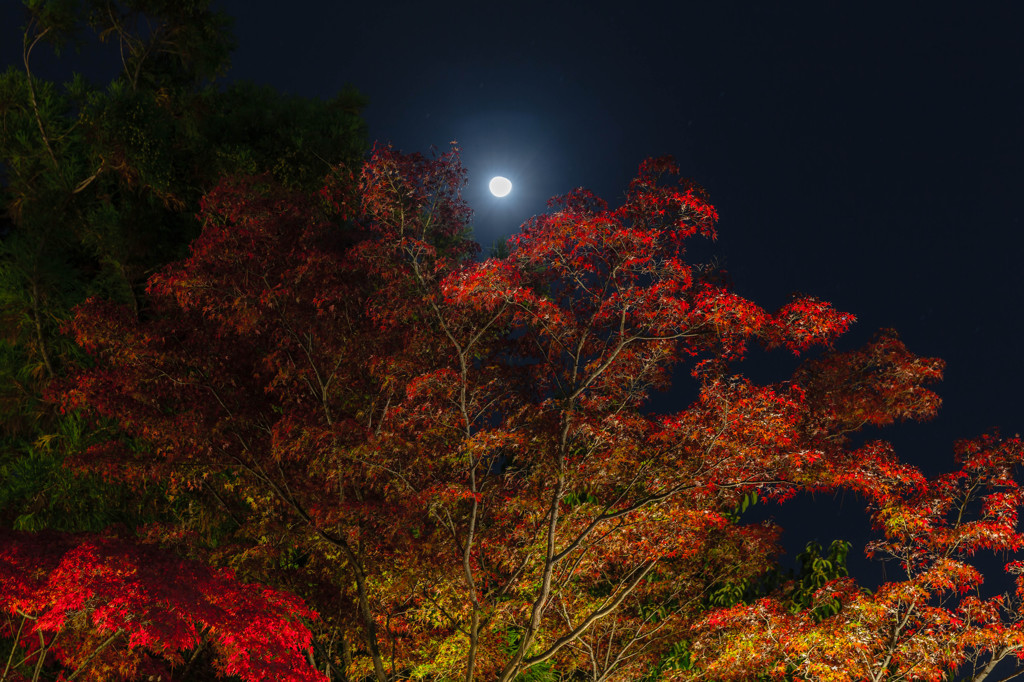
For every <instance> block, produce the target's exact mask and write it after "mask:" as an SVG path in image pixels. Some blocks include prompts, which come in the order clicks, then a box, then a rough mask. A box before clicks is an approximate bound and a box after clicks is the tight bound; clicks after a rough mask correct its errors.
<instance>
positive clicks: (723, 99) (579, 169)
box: [0, 0, 1024, 573]
mask: <svg viewBox="0 0 1024 682" xmlns="http://www.w3.org/2000/svg"><path fill="white" fill-rule="evenodd" d="M2 4H3V5H4V9H3V10H2V11H0V33H2V38H0V44H2V49H3V53H2V55H0V56H2V58H3V59H4V62H5V64H10V63H14V64H17V63H18V62H20V33H19V32H18V28H17V27H18V26H19V25H20V24H21V23H22V21H21V19H20V16H19V13H18V12H17V11H14V12H12V10H19V8H18V7H16V6H15V5H16V4H17V3H15V2H14V0H2ZM565 4H566V5H568V4H569V3H565ZM574 4H575V3H574ZM218 5H219V6H220V7H222V8H223V9H224V10H226V11H227V12H228V13H229V14H231V15H232V16H234V17H235V35H236V37H237V40H238V49H237V50H236V52H235V54H234V57H233V67H232V70H231V76H230V78H231V79H241V80H248V81H253V82H256V83H260V84H267V85H270V86H273V87H274V88H276V89H278V90H282V91H286V92H289V93H293V94H296V95H302V96H308V97H325V98H326V97H330V96H331V95H333V94H334V93H336V92H338V91H339V90H340V89H341V88H343V87H344V86H345V85H346V84H351V85H353V86H355V87H356V88H357V89H358V90H360V91H361V92H362V93H364V94H365V95H366V96H367V97H368V98H369V102H370V104H369V106H368V107H367V109H366V110H365V117H366V120H367V122H368V125H369V130H370V137H371V140H379V141H382V142H390V143H393V144H394V145H395V146H396V147H398V148H400V149H402V150H404V151H423V152H427V151H429V149H430V148H431V146H436V147H438V148H439V149H441V150H444V149H445V148H446V147H447V145H448V143H449V142H450V141H452V140H457V141H458V143H459V146H460V147H461V148H462V150H463V153H462V158H463V161H464V163H465V165H466V166H467V168H468V171H469V186H468V188H467V195H466V196H467V198H468V200H469V202H470V204H471V205H472V207H473V209H474V211H475V218H474V228H475V234H476V238H477V240H478V241H480V242H481V243H482V244H483V245H484V246H485V248H486V247H487V246H488V245H489V244H491V243H492V242H493V241H494V240H496V239H503V238H505V237H506V236H508V235H509V234H511V233H512V232H513V231H515V230H516V229H517V227H518V225H519V224H520V223H522V222H523V221H524V220H525V219H526V218H528V217H530V216H531V215H533V214H536V213H539V212H542V211H543V210H544V206H545V201H546V199H547V198H549V197H550V196H552V195H555V194H560V193H563V192H566V191H568V190H570V189H573V188H575V187H579V186H584V187H587V188H589V189H592V190H594V191H595V192H597V193H598V194H600V195H602V196H603V197H604V198H606V199H608V200H609V201H610V202H611V203H613V204H614V203H616V202H617V200H618V199H620V198H621V196H622V194H623V191H624V189H625V186H626V183H627V182H628V180H629V179H630V178H631V177H632V176H633V174H634V173H635V171H636V168H637V165H638V164H639V162H640V161H641V160H643V159H644V158H646V157H648V156H655V155H663V154H672V155H674V156H675V157H676V159H677V161H678V163H679V165H680V166H681V168H682V171H683V174H684V175H686V176H688V177H691V178H693V179H694V180H695V181H697V182H698V183H699V184H702V185H703V186H705V187H706V188H707V189H708V190H709V193H710V196H711V200H712V202H713V203H714V204H715V205H716V207H717V208H718V210H719V213H720V214H721V222H720V224H719V233H720V236H719V239H718V241H717V242H715V243H713V244H710V245H704V246H700V247H699V248H698V249H696V250H695V254H699V255H700V257H702V258H707V257H709V256H714V257H716V258H717V259H718V260H719V262H721V263H722V264H723V265H724V267H725V268H726V269H727V270H728V271H729V272H730V274H731V276H732V278H733V279H734V281H735V284H736V288H737V290H738V291H739V293H740V294H742V295H744V296H747V297H748V298H752V299H753V300H754V301H756V302H758V303H759V304H761V305H763V306H765V307H767V308H769V309H774V308H776V307H778V306H779V305H781V304H783V303H784V302H786V300H787V299H788V296H789V294H790V293H792V292H802V293H806V294H811V295H815V296H818V297H821V298H824V299H826V300H829V301H831V302H833V304H834V305H835V306H836V307H837V308H839V309H840V310H844V311H849V312H852V313H854V314H856V315H857V317H858V323H857V325H856V326H855V328H854V330H853V331H851V332H850V333H849V334H847V335H846V336H845V337H843V338H842V339H841V340H840V342H839V344H838V345H839V347H840V348H854V347H857V346H859V345H861V344H863V343H864V342H866V341H867V340H868V339H869V338H870V337H871V336H872V335H873V333H874V332H875V331H876V330H877V329H879V328H881V327H893V328H895V329H897V330H898V331H899V332H900V333H901V335H902V337H903V339H904V341H905V342H906V343H907V345H908V347H909V348H910V349H911V350H912V351H914V352H916V353H919V354H922V355H929V356H932V355H934V356H939V357H942V358H943V359H945V360H946V361H947V363H948V365H947V372H946V380H945V381H944V382H943V383H942V384H941V385H940V386H938V387H937V388H938V391H939V392H940V394H941V395H942V396H943V398H944V400H945V404H944V406H943V408H942V410H941V411H940V413H939V416H938V418H937V419H936V420H934V421H933V422H929V423H925V424H916V423H914V424H908V425H903V426H900V427H897V428H890V429H886V430H884V431H883V432H881V433H880V434H877V435H881V436H884V437H887V438H889V439H890V440H892V441H893V442H894V443H895V444H896V446H897V451H898V453H899V454H900V455H901V456H902V457H903V458H904V459H906V460H908V461H910V462H913V463H915V464H917V465H919V466H921V467H923V468H924V470H925V471H926V473H929V474H935V473H938V472H940V471H943V470H946V469H948V468H951V466H952V454H951V447H952V444H953V441H954V440H955V439H956V438H960V437H973V436H977V435H980V434H981V433H983V432H986V431H989V430H991V429H993V428H999V429H1001V430H1002V431H1003V432H1004V433H1006V434H1011V435H1012V434H1013V433H1015V432H1018V431H1022V430H1024V399H1022V398H1021V395H1020V392H1021V387H1024V356H1022V354H1021V350H1022V348H1021V346H1022V343H1021V337H1022V335H1024V322H1022V320H1021V315H1022V312H1024V311H1022V308H1024V286H1022V278H1021V272H1022V269H1024V263H1022V261H1021V258H1022V246H1024V239H1022V237H1021V230H1022V229H1024V224H1022V221H1021V210H1022V209H1021V205H1020V202H1021V198H1022V196H1024V192H1022V190H1024V40H1022V39H1021V37H1020V36H1021V35H1022V29H1024V3H1017V2H1003V3H986V4H985V6H981V5H980V4H974V3H966V2H964V3H958V5H956V6H955V5H954V4H953V3H943V2H931V3H913V5H914V7H913V8H911V7H910V5H911V3H878V4H875V5H872V4H870V3H863V2H857V3H852V2H851V3H839V2H824V1H818V2H806V3H802V2H799V3H798V2H786V3H768V2H755V1H748V2H717V1H715V2H701V3H694V2H672V3H668V2H665V3H644V2H615V3H610V2H588V3H579V7H580V8H578V9H568V8H566V7H550V6H546V5H544V4H539V3H538V4H531V3H505V5H504V7H502V8H498V7H496V6H493V5H492V3H486V2H472V3H470V2H435V3H425V2H410V3H397V2H386V1H375V2H366V3H360V4H356V3H350V2H333V1H331V2H327V1H324V2H298V3H291V4H282V3H280V2H278V1H276V0H275V1H274V2H269V1H256V0H221V1H220V2H219V3H218ZM82 59H83V60H84V59H85V57H82ZM495 174H501V175H505V176H508V177H509V178H511V180H512V182H513V184H514V188H513V192H512V194H511V195H509V196H508V197H505V198H504V199H496V198H494V197H492V196H490V195H489V194H488V193H487V190H486V186H487V181H488V180H489V179H490V178H491V176H492V175H495ZM794 363H795V361H794V360H793V359H792V358H791V357H786V356H784V355H781V354H779V353H774V354H772V356H771V357H770V358H761V357H755V358H754V359H753V362H752V363H750V368H749V373H750V374H751V375H752V376H754V377H755V378H757V379H759V380H765V381H767V380H781V379H784V378H785V377H786V376H787V375H788V372H789V371H790V369H791V368H792V366H793V365H794ZM737 369H743V368H742V367H738V368H737ZM680 400H682V398H680V399H679V400H677V401H676V403H677V404H676V405H675V407H681V406H682V405H681V404H678V403H679V402H680ZM659 405H663V406H665V407H672V406H673V403H672V396H669V397H668V398H665V399H662V400H661V401H660V402H659ZM872 435H876V434H872ZM844 503H845V506H844ZM858 506H859V503H857V502H856V501H855V500H850V499H847V500H845V501H844V500H834V501H833V500H831V499H820V498H819V499H818V500H816V502H815V506H814V507H813V509H815V510H816V511H815V512H814V514H813V517H814V518H813V520H811V521H807V523H806V524H805V525H803V526H799V527H796V528H792V526H794V524H793V523H792V522H791V519H792V517H793V515H794V514H798V515H802V514H803V512H806V511H809V510H810V509H812V507H810V506H809V505H808V503H807V502H797V503H794V504H793V506H791V507H790V508H789V511H787V512H785V517H786V519H785V520H783V518H782V517H781V516H780V521H783V523H784V525H787V526H789V527H791V532H790V533H789V534H787V536H786V538H787V542H792V543H794V544H798V545H802V543H803V542H804V541H805V540H806V539H808V538H810V537H815V536H818V537H819V538H820V539H821V540H822V541H824V542H828V541H829V540H831V539H832V538H833V537H837V536H844V537H847V538H849V539H852V540H854V541H855V544H856V543H857V542H858V540H859V539H861V536H862V535H864V534H866V533H867V530H868V529H867V528H866V525H865V524H866V522H863V520H862V519H860V518H859V517H857V516H856V515H853V513H852V511H851V508H856V507H858ZM801 510H802V511H801ZM776 512H778V510H776V511H775V512H768V513H776ZM837 526H838V527H837ZM854 554H855V555H859V551H858V550H857V549H855V550H854ZM853 563H854V567H855V568H856V566H857V564H858V563H859V562H857V561H854V562H853ZM864 569H865V570H868V571H869V572H874V573H877V572H878V569H877V567H875V568H873V569H872V568H870V567H864ZM857 572H858V573H859V572H860V571H857Z"/></svg>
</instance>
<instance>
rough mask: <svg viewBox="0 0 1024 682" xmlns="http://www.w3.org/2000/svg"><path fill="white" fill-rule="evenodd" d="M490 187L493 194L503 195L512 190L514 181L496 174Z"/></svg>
mask: <svg viewBox="0 0 1024 682" xmlns="http://www.w3.org/2000/svg"><path fill="white" fill-rule="evenodd" d="M488 187H490V188H491V194H493V195H494V196H496V197H503V196H505V195H506V194H508V193H509V192H511V191H512V181H511V180H509V179H508V178H503V177H501V176H500V175H495V176H494V177H493V178H491V184H490V185H488Z"/></svg>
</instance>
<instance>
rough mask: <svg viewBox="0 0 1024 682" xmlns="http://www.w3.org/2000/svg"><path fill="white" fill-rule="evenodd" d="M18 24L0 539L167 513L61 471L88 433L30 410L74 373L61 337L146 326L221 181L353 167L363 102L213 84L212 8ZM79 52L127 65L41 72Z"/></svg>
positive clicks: (36, 12)
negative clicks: (65, 326)
mask: <svg viewBox="0 0 1024 682" xmlns="http://www.w3.org/2000/svg"><path fill="white" fill-rule="evenodd" d="M25 17H26V25H25V27H24V36H23V51H22V59H21V63H20V64H18V66H17V67H14V66H12V67H10V68H8V69H7V70H6V71H5V72H3V73H2V74H0V121H2V125H0V166H2V168H3V169H4V170H3V174H2V178H0V202H2V204H3V212H4V215H3V218H2V219H0V329H2V330H3V333H2V335H0V526H2V527H8V528H11V527H14V528H20V529H26V530H36V529H41V528H60V529H63V530H98V529H101V528H103V527H104V526H106V525H108V524H110V523H113V522H118V523H124V524H129V525H130V524H134V523H135V520H136V519H140V518H142V519H145V518H152V517H154V516H155V515H160V514H168V513H174V511H173V510H170V511H169V510H168V509H167V506H168V505H167V504H166V501H164V500H160V495H159V491H158V490H155V489H154V490H150V494H149V495H148V496H147V497H145V498H139V497H135V496H131V495H127V494H124V491H120V490H117V489H111V488H109V487H104V486H96V485H93V483H92V482H90V481H88V480H83V479H81V478H75V477H71V476H68V475H67V474H66V472H65V470H64V469H62V467H61V463H62V462H63V460H64V458H65V457H66V456H68V455H69V454H70V453H74V452H78V451H80V450H81V449H83V448H84V447H87V446H88V444H89V442H90V441H89V438H90V435H91V434H90V433H89V432H86V431H84V430H83V428H82V424H81V423H80V422H79V420H78V419H77V417H76V416H75V415H70V414H69V415H66V416H63V417H61V416H60V415H57V414H55V413H54V412H53V410H52V409H51V406H50V405H48V404H47V403H45V402H44V401H41V400H40V396H41V394H42V392H43V390H45V387H46V385H47V384H48V383H49V382H50V381H52V380H53V379H54V378H55V377H58V376H61V375H62V374H63V371H64V366H65V365H66V364H68V363H73V362H76V361H77V360H80V359H81V358H80V357H79V356H78V350H77V349H76V348H75V347H74V344H71V343H69V342H68V340H67V339H66V337H63V336H62V335H61V334H60V333H59V331H58V330H59V327H60V325H61V324H62V323H63V322H64V321H65V320H66V319H67V318H68V316H69V313H70V310H71V308H72V307H73V306H74V305H76V304H78V303H81V302H82V301H83V300H85V299H86V298H87V297H89V296H93V295H98V296H102V297H104V298H106V299H110V300H115V301H118V302H122V303H126V304H128V305H130V306H132V307H133V309H136V310H137V312H140V313H144V312H145V311H144V307H145V302H144V300H143V299H144V291H143V289H144V287H145V282H146V280H147V279H148V277H149V276H150V275H151V274H152V273H153V272H155V271H156V270H157V269H159V268H160V267H161V266H163V265H164V264H166V263H168V262H170V261H173V260H176V259H179V258H181V257H182V256H183V255H184V254H185V250H186V246H187V244H188V243H189V242H190V241H191V240H192V239H193V238H194V237H195V236H196V235H197V234H198V233H199V230H200V226H199V224H198V223H197V222H196V221H195V213H196V211H197V210H198V203H199V198H200V197H201V196H202V195H203V194H204V193H205V192H206V191H208V190H210V189H211V188H213V187H214V186H215V185H216V183H217V181H218V180H219V179H220V177H221V176H222V175H225V174H234V173H261V172H270V173H273V174H274V176H275V177H276V178H278V179H279V180H280V181H281V182H282V183H284V184H286V185H288V186H294V187H300V186H301V187H307V188H309V189H311V190H312V189H315V188H317V187H318V186H319V183H320V181H321V179H322V177H323V175H324V174H325V173H326V172H328V171H329V169H330V168H331V166H332V165H336V164H353V163H355V164H358V163H359V162H360V160H361V159H362V157H363V155H364V153H365V150H366V144H365V129H364V125H363V123H362V121H361V119H360V117H359V110H360V107H361V106H362V98H361V97H359V95H358V94H356V93H354V92H352V91H347V90H346V91H343V92H341V93H339V94H338V95H337V96H336V97H334V98H332V99H330V100H328V101H322V100H312V99H311V100H306V99H302V98H298V97H287V96H283V95H279V94H277V93H274V92H273V91H271V90H269V89H261V88H256V87H254V86H250V85H246V84H235V85H232V86H230V87H224V88H220V87H215V86H214V82H215V79H216V78H217V77H219V76H220V75H222V74H223V73H225V71H226V69H227V65H228V56H229V54H230V49H231V47H232V39H231V36H230V34H229V32H228V24H229V20H228V18H227V17H226V16H224V15H223V14H222V13H220V12H217V11H215V10H214V9H213V8H211V6H210V2H208V0H196V1H189V2H182V1H179V0H26V1H25ZM82 46H88V47H90V48H91V49H92V50H93V51H94V52H95V51H99V50H103V49H106V50H107V51H108V53H109V55H110V56H111V57H113V58H114V60H113V61H114V62H115V63H117V62H119V63H120V68H117V69H113V70H112V72H111V73H110V78H109V82H106V83H103V82H101V83H93V82H90V81H89V80H87V79H86V77H84V76H83V75H81V74H79V73H75V72H73V71H72V70H71V68H67V69H66V72H65V73H63V74H62V78H64V79H65V80H66V82H64V83H61V82H60V81H59V80H52V81H51V80H45V79H42V78H40V77H39V76H38V75H37V70H36V68H35V67H36V63H37V62H38V60H39V55H40V52H42V51H44V50H47V49H52V50H53V51H54V52H55V53H56V55H57V57H63V56H65V54H66V52H67V51H68V50H70V49H71V48H78V47H82ZM69 61H70V62H71V63H72V64H74V61H75V60H67V59H58V60H57V66H58V67H60V66H64V65H66V64H68V62H69Z"/></svg>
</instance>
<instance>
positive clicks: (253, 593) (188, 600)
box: [0, 532, 323, 682]
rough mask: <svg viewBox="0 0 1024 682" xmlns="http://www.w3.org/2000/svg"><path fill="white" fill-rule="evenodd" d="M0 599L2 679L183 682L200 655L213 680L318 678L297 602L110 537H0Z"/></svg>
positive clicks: (305, 613)
mask: <svg viewBox="0 0 1024 682" xmlns="http://www.w3.org/2000/svg"><path fill="white" fill-rule="evenodd" d="M0 593H2V594H3V598H2V601H0V611H2V612H3V620H0V635H2V636H3V637H4V638H5V639H9V640H10V649H9V652H8V653H7V657H6V664H5V665H4V667H3V670H2V671H0V680H29V679H31V680H38V679H39V678H40V674H41V673H42V672H43V671H44V670H46V671H47V672H49V670H48V669H53V668H56V669H57V670H58V671H60V673H59V674H60V677H59V679H62V680H64V679H66V680H73V679H82V680H110V679H140V677H139V676H141V675H146V676H148V678H147V679H164V678H166V679H171V673H172V667H173V668H176V670H174V679H179V680H181V679H187V678H188V675H189V673H194V672H196V671H198V670H200V669H201V668H202V667H203V666H202V663H199V665H197V662H200V661H201V660H202V659H203V657H204V653H205V652H207V651H209V652H212V663H213V666H214V669H215V670H217V671H219V672H221V673H227V674H233V675H237V676H238V677H240V678H241V679H243V680H247V681H250V682H255V681H256V680H266V679H274V680H290V681H294V682H313V681H315V680H322V679H323V677H322V676H321V675H319V674H317V672H316V671H315V670H313V669H312V668H310V666H309V664H308V663H307V661H306V659H305V658H304V657H303V656H302V653H304V652H305V651H306V650H308V649H309V643H310V638H311V635H310V632H309V630H308V629H306V627H305V626H304V625H302V624H301V622H299V619H300V618H315V615H316V614H314V613H312V612H311V611H309V610H308V609H307V608H305V606H304V605H303V604H302V602H301V601H300V600H297V599H296V598H295V597H293V596H291V595H287V594H282V593H280V592H276V591H274V590H270V589H266V588H262V587H260V586H257V585H243V584H241V583H239V582H238V581H237V580H236V579H235V578H234V576H233V575H232V573H231V571H228V570H219V571H214V570H210V569H209V568H208V567H205V566H202V565H199V564H196V563H195V562H187V561H182V560H180V559H176V558H174V557H173V556H172V555H169V554H168V553H166V552H161V551H159V550H158V549H156V548H154V547H145V546H140V545H137V544H134V543H132V542H129V541H126V540H124V539H121V538H118V537H114V536H107V537H91V538H83V537H75V536H72V535H66V534H59V533H54V532H42V533H35V534H29V533H15V534H10V535H8V534H5V535H4V537H2V539H0ZM185 652H189V653H190V656H189V657H188V658H187V659H186V658H185V657H184V656H183V653H185ZM47 659H50V660H49V661H48V660H47ZM65 673H67V676H65Z"/></svg>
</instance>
